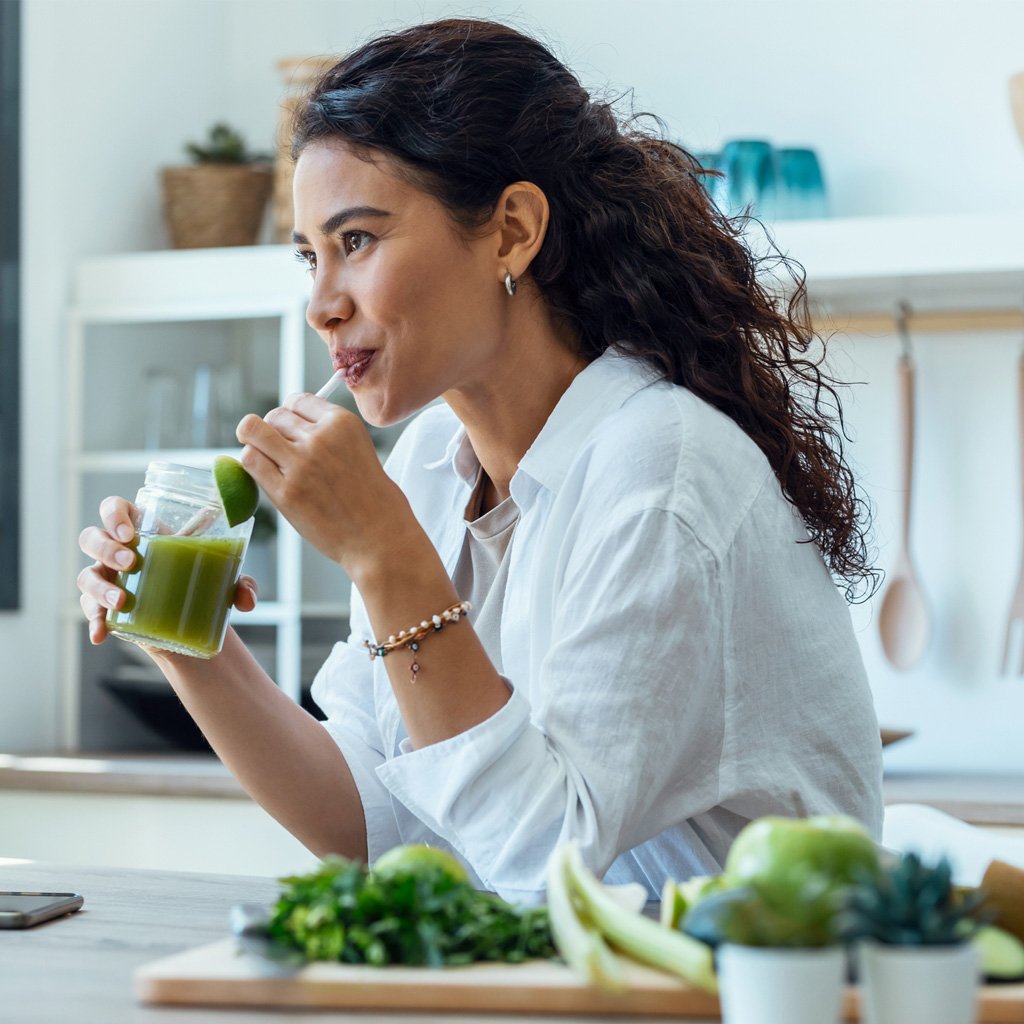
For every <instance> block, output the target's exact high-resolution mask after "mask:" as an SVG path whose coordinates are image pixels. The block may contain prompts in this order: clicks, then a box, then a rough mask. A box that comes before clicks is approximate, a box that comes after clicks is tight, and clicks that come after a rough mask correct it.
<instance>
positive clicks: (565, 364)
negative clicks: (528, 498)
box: [444, 325, 587, 512]
mask: <svg viewBox="0 0 1024 1024" xmlns="http://www.w3.org/2000/svg"><path fill="white" fill-rule="evenodd" d="M544 326H547V325H541V328H540V330H538V331H537V332H536V333H533V334H532V335H531V334H529V333H523V334H519V335H518V337H516V338H515V339H514V340H510V341H509V342H507V343H506V344H505V345H504V346H503V349H502V351H501V354H500V357H499V358H498V359H496V360H495V363H496V365H494V366H493V367H491V368H490V370H489V372H488V375H487V378H486V380H484V381H481V382H478V383H477V385H476V386H475V387H473V388H465V389H461V388H460V389H459V390H457V391H452V392H449V393H447V394H446V395H445V396H444V397H445V400H446V401H447V402H448V404H449V405H450V406H451V408H452V410H453V411H454V413H455V415H456V416H458V418H459V419H460V420H461V421H462V423H463V425H464V426H465V428H466V433H467V434H468V435H469V440H470V443H471V444H472V445H473V451H474V452H475V453H476V457H477V458H478V459H479V460H480V465H481V467H482V468H483V471H484V474H485V475H486V477H487V483H485V486H484V492H483V504H482V508H481V511H482V512H487V511H489V510H490V509H492V508H494V507H495V506H496V505H497V504H498V503H499V502H501V501H503V500H504V499H505V498H507V497H508V494H509V482H510V481H511V479H512V476H513V475H514V474H515V471H516V469H517V468H518V467H519V463H520V461H521V460H522V458H523V456H524V455H525V454H526V452H527V450H528V449H529V448H530V446H531V445H532V444H533V442H534V440H535V439H536V437H537V435H538V434H539V433H540V432H541V429H542V428H543V426H544V424H545V423H546V422H547V420H548V417H549V416H550V415H551V412H552V410H553V409H554V408H555V406H556V405H557V404H558V402H559V400H560V399H561V397H562V395H564V394H565V392H566V390H567V389H568V387H569V385H570V384H571V383H572V381H573V379H574V378H575V377H576V375H577V374H578V373H579V372H580V371H581V370H582V369H583V368H584V367H585V366H586V365H587V361H586V360H585V359H584V358H583V357H582V356H579V355H577V354H576V353H575V352H573V351H572V350H571V349H570V348H569V347H568V346H567V345H566V344H565V342H564V341H562V340H561V339H560V338H558V337H557V336H556V335H555V334H554V332H552V331H550V330H548V331H545V330H544Z"/></svg>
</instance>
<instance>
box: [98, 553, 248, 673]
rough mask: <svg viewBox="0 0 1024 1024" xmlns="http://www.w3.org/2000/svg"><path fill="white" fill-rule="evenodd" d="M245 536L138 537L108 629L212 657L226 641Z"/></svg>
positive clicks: (120, 576)
mask: <svg viewBox="0 0 1024 1024" xmlns="http://www.w3.org/2000/svg"><path fill="white" fill-rule="evenodd" d="M245 547H246V538H245V537H205V536H199V537H191V536H160V535H151V536H145V535H143V536H140V537H139V539H138V548H137V549H136V550H137V556H138V557H137V559H136V563H135V565H134V566H133V567H132V569H130V570H129V571H127V572H121V573H118V575H117V579H116V581H115V582H116V585H117V586H119V587H121V588H122V589H123V590H124V591H126V598H125V601H124V605H123V606H122V608H121V609H120V610H113V609H112V610H111V611H110V612H109V613H108V614H107V624H108V627H109V628H110V631H111V632H112V633H114V634H116V635H120V636H122V637H123V638H124V639H126V640H134V641H136V642H139V643H143V644H147V643H148V644H150V645H151V646H153V647H160V648H163V649H164V650H169V651H176V652H178V653H181V654H191V655H193V656H196V657H200V658H212V657H213V656H214V655H215V654H217V653H218V652H219V651H220V649H221V645H222V644H223V642H224V633H225V631H226V630H227V621H228V610H229V608H230V607H231V602H232V597H233V595H234V590H235V583H236V582H237V580H238V574H239V572H240V570H241V566H242V558H243V557H244V555H245Z"/></svg>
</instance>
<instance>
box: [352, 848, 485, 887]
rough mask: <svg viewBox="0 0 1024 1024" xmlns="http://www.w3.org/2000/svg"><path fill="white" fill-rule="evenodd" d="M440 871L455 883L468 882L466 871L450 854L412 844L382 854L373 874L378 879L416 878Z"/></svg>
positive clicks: (376, 861)
mask: <svg viewBox="0 0 1024 1024" xmlns="http://www.w3.org/2000/svg"><path fill="white" fill-rule="evenodd" d="M437 870H440V871H442V872H443V873H444V874H446V875H447V876H448V877H449V878H450V879H451V880H452V881H453V882H468V881H469V875H468V874H467V873H466V869H465V868H464V867H463V866H462V865H461V864H460V863H459V862H458V861H457V860H456V859H455V858H454V857H453V856H452V855H451V854H450V853H446V852H445V851H444V850H439V849H438V848H437V847H436V846H426V845H421V844H411V845H408V846H393V847H392V848H391V849H390V850H388V851H387V853H384V854H381V856H379V857H378V858H377V859H376V860H375V861H374V864H373V868H372V871H371V873H372V874H374V875H376V876H377V877H378V878H396V877H397V876H398V875H412V876H413V877H414V878H415V877H419V876H422V875H429V874H433V873H434V872H435V871H437Z"/></svg>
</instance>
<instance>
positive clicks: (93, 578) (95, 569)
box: [75, 562, 124, 615]
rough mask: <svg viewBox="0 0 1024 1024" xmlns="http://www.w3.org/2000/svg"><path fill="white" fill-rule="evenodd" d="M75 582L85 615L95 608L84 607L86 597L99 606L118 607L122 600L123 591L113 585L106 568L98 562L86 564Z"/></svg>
mask: <svg viewBox="0 0 1024 1024" xmlns="http://www.w3.org/2000/svg"><path fill="white" fill-rule="evenodd" d="M75 582H76V583H77V585H78V589H79V590H80V591H81V592H82V597H81V598H80V599H79V600H80V601H81V602H82V610H83V611H85V612H86V614H87V615H89V614H91V613H93V612H95V609H87V608H86V604H85V601H86V599H88V600H89V601H91V602H92V603H93V604H95V605H96V606H98V607H101V608H118V607H119V606H120V605H121V603H122V602H123V601H124V591H123V590H122V589H121V588H120V587H117V586H114V583H113V581H112V580H111V578H110V576H109V573H108V570H107V569H105V568H104V567H103V566H102V565H100V564H99V562H93V564H92V565H87V566H86V567H85V568H84V569H83V570H82V571H81V572H80V573H79V574H78V579H77V580H76V581H75Z"/></svg>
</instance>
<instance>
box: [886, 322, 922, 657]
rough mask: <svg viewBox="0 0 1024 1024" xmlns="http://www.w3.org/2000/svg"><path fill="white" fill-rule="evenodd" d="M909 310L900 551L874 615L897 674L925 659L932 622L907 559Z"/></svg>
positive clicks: (904, 332) (902, 371)
mask: <svg viewBox="0 0 1024 1024" xmlns="http://www.w3.org/2000/svg"><path fill="white" fill-rule="evenodd" d="M908 316H909V309H908V307H907V306H906V305H905V304H902V305H901V306H900V309H899V315H898V316H897V324H898V327H899V332H900V340H901V342H902V353H901V355H900V360H899V370H898V372H899V397H900V434H901V451H900V455H901V462H900V468H901V472H902V483H903V508H902V522H901V529H900V546H899V550H898V551H897V555H896V562H895V564H894V566H893V569H892V571H891V573H890V575H889V582H888V584H887V586H886V589H885V593H884V595H883V596H882V607H881V609H880V611H879V613H878V630H879V634H880V635H881V640H882V650H883V651H884V652H885V656H886V658H887V659H888V660H889V662H890V663H891V664H892V665H893V666H894V667H895V668H897V669H899V670H900V671H906V670H907V669H910V668H913V666H914V665H916V664H917V663H918V662H919V661H920V660H921V658H922V657H923V655H924V652H925V650H926V649H927V647H928V641H929V639H930V636H931V622H930V617H929V614H928V605H927V603H926V602H925V598H924V591H923V590H922V588H921V584H920V583H919V581H918V578H917V573H916V571H915V570H914V566H913V563H912V562H911V558H910V515H911V509H912V497H913V478H914V376H915V371H914V360H913V355H912V353H911V349H910V332H909V330H908V329H907V318H908Z"/></svg>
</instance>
